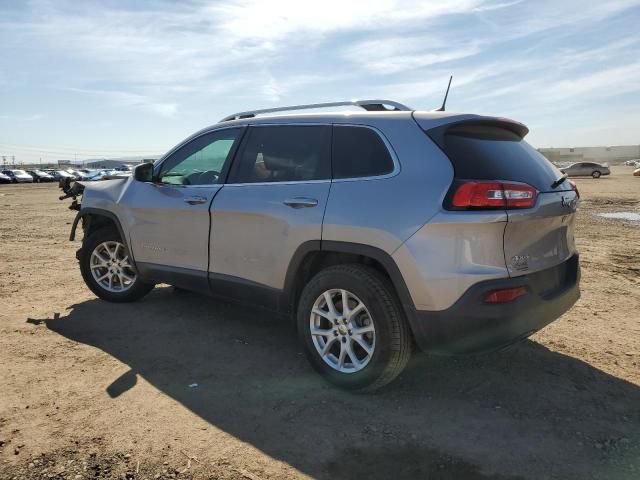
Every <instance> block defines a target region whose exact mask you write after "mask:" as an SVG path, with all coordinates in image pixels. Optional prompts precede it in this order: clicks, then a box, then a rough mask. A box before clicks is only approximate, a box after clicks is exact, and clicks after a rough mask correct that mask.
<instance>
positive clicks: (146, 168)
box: [133, 163, 153, 182]
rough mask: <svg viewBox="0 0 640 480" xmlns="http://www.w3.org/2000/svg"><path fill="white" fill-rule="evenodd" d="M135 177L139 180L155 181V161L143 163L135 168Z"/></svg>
mask: <svg viewBox="0 0 640 480" xmlns="http://www.w3.org/2000/svg"><path fill="white" fill-rule="evenodd" d="M133 178H134V179H135V180H137V181H138V182H152V181H153V163H141V164H140V165H136V167H135V168H134V169H133Z"/></svg>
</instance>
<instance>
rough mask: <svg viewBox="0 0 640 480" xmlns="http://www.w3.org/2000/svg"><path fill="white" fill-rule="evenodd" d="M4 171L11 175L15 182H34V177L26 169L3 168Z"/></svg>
mask: <svg viewBox="0 0 640 480" xmlns="http://www.w3.org/2000/svg"><path fill="white" fill-rule="evenodd" d="M2 173H4V174H5V175H7V176H9V177H11V181H12V182H13V183H33V177H32V176H31V175H29V174H28V173H27V172H25V171H24V170H3V171H2Z"/></svg>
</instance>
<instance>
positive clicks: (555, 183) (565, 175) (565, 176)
mask: <svg viewBox="0 0 640 480" xmlns="http://www.w3.org/2000/svg"><path fill="white" fill-rule="evenodd" d="M568 176H569V175H568V174H566V173H564V174H563V175H562V176H561V177H560V178H559V179H557V180H556V181H555V182H553V183H552V184H551V188H556V187H557V186H558V185H560V184H561V183H562V182H564V181H565V180H566V179H567V177H568Z"/></svg>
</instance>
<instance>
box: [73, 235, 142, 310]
mask: <svg viewBox="0 0 640 480" xmlns="http://www.w3.org/2000/svg"><path fill="white" fill-rule="evenodd" d="M78 258H79V261H80V272H81V273H82V278H83V279H84V282H85V283H86V284H87V287H89V289H90V290H91V291H92V292H93V293H95V294H96V296H98V297H99V298H101V299H103V300H107V301H108V302H116V303H121V302H133V301H135V300H138V299H140V298H142V297H144V296H145V295H146V294H147V293H149V292H150V291H151V290H152V289H153V287H154V285H153V284H150V283H145V282H143V281H142V280H141V279H140V278H139V276H138V274H137V272H136V271H135V268H134V267H133V264H132V262H131V261H130V257H129V252H128V250H127V247H126V246H125V245H124V243H123V242H122V240H121V239H120V235H119V234H118V232H116V231H115V230H114V229H113V228H109V227H107V228H101V229H99V230H97V231H95V232H93V233H92V234H91V235H89V236H88V237H87V238H86V239H85V240H84V241H83V244H82V248H81V249H80V252H79V256H78Z"/></svg>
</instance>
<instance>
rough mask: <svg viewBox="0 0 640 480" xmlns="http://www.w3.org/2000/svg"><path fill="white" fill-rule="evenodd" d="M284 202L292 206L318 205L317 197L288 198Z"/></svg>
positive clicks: (307, 206) (306, 206)
mask: <svg viewBox="0 0 640 480" xmlns="http://www.w3.org/2000/svg"><path fill="white" fill-rule="evenodd" d="M282 203H284V204H285V205H286V206H287V207H291V208H309V207H315V206H316V205H318V200H316V199H315V198H305V197H296V198H287V199H286V200H285V201H284V202H282Z"/></svg>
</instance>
